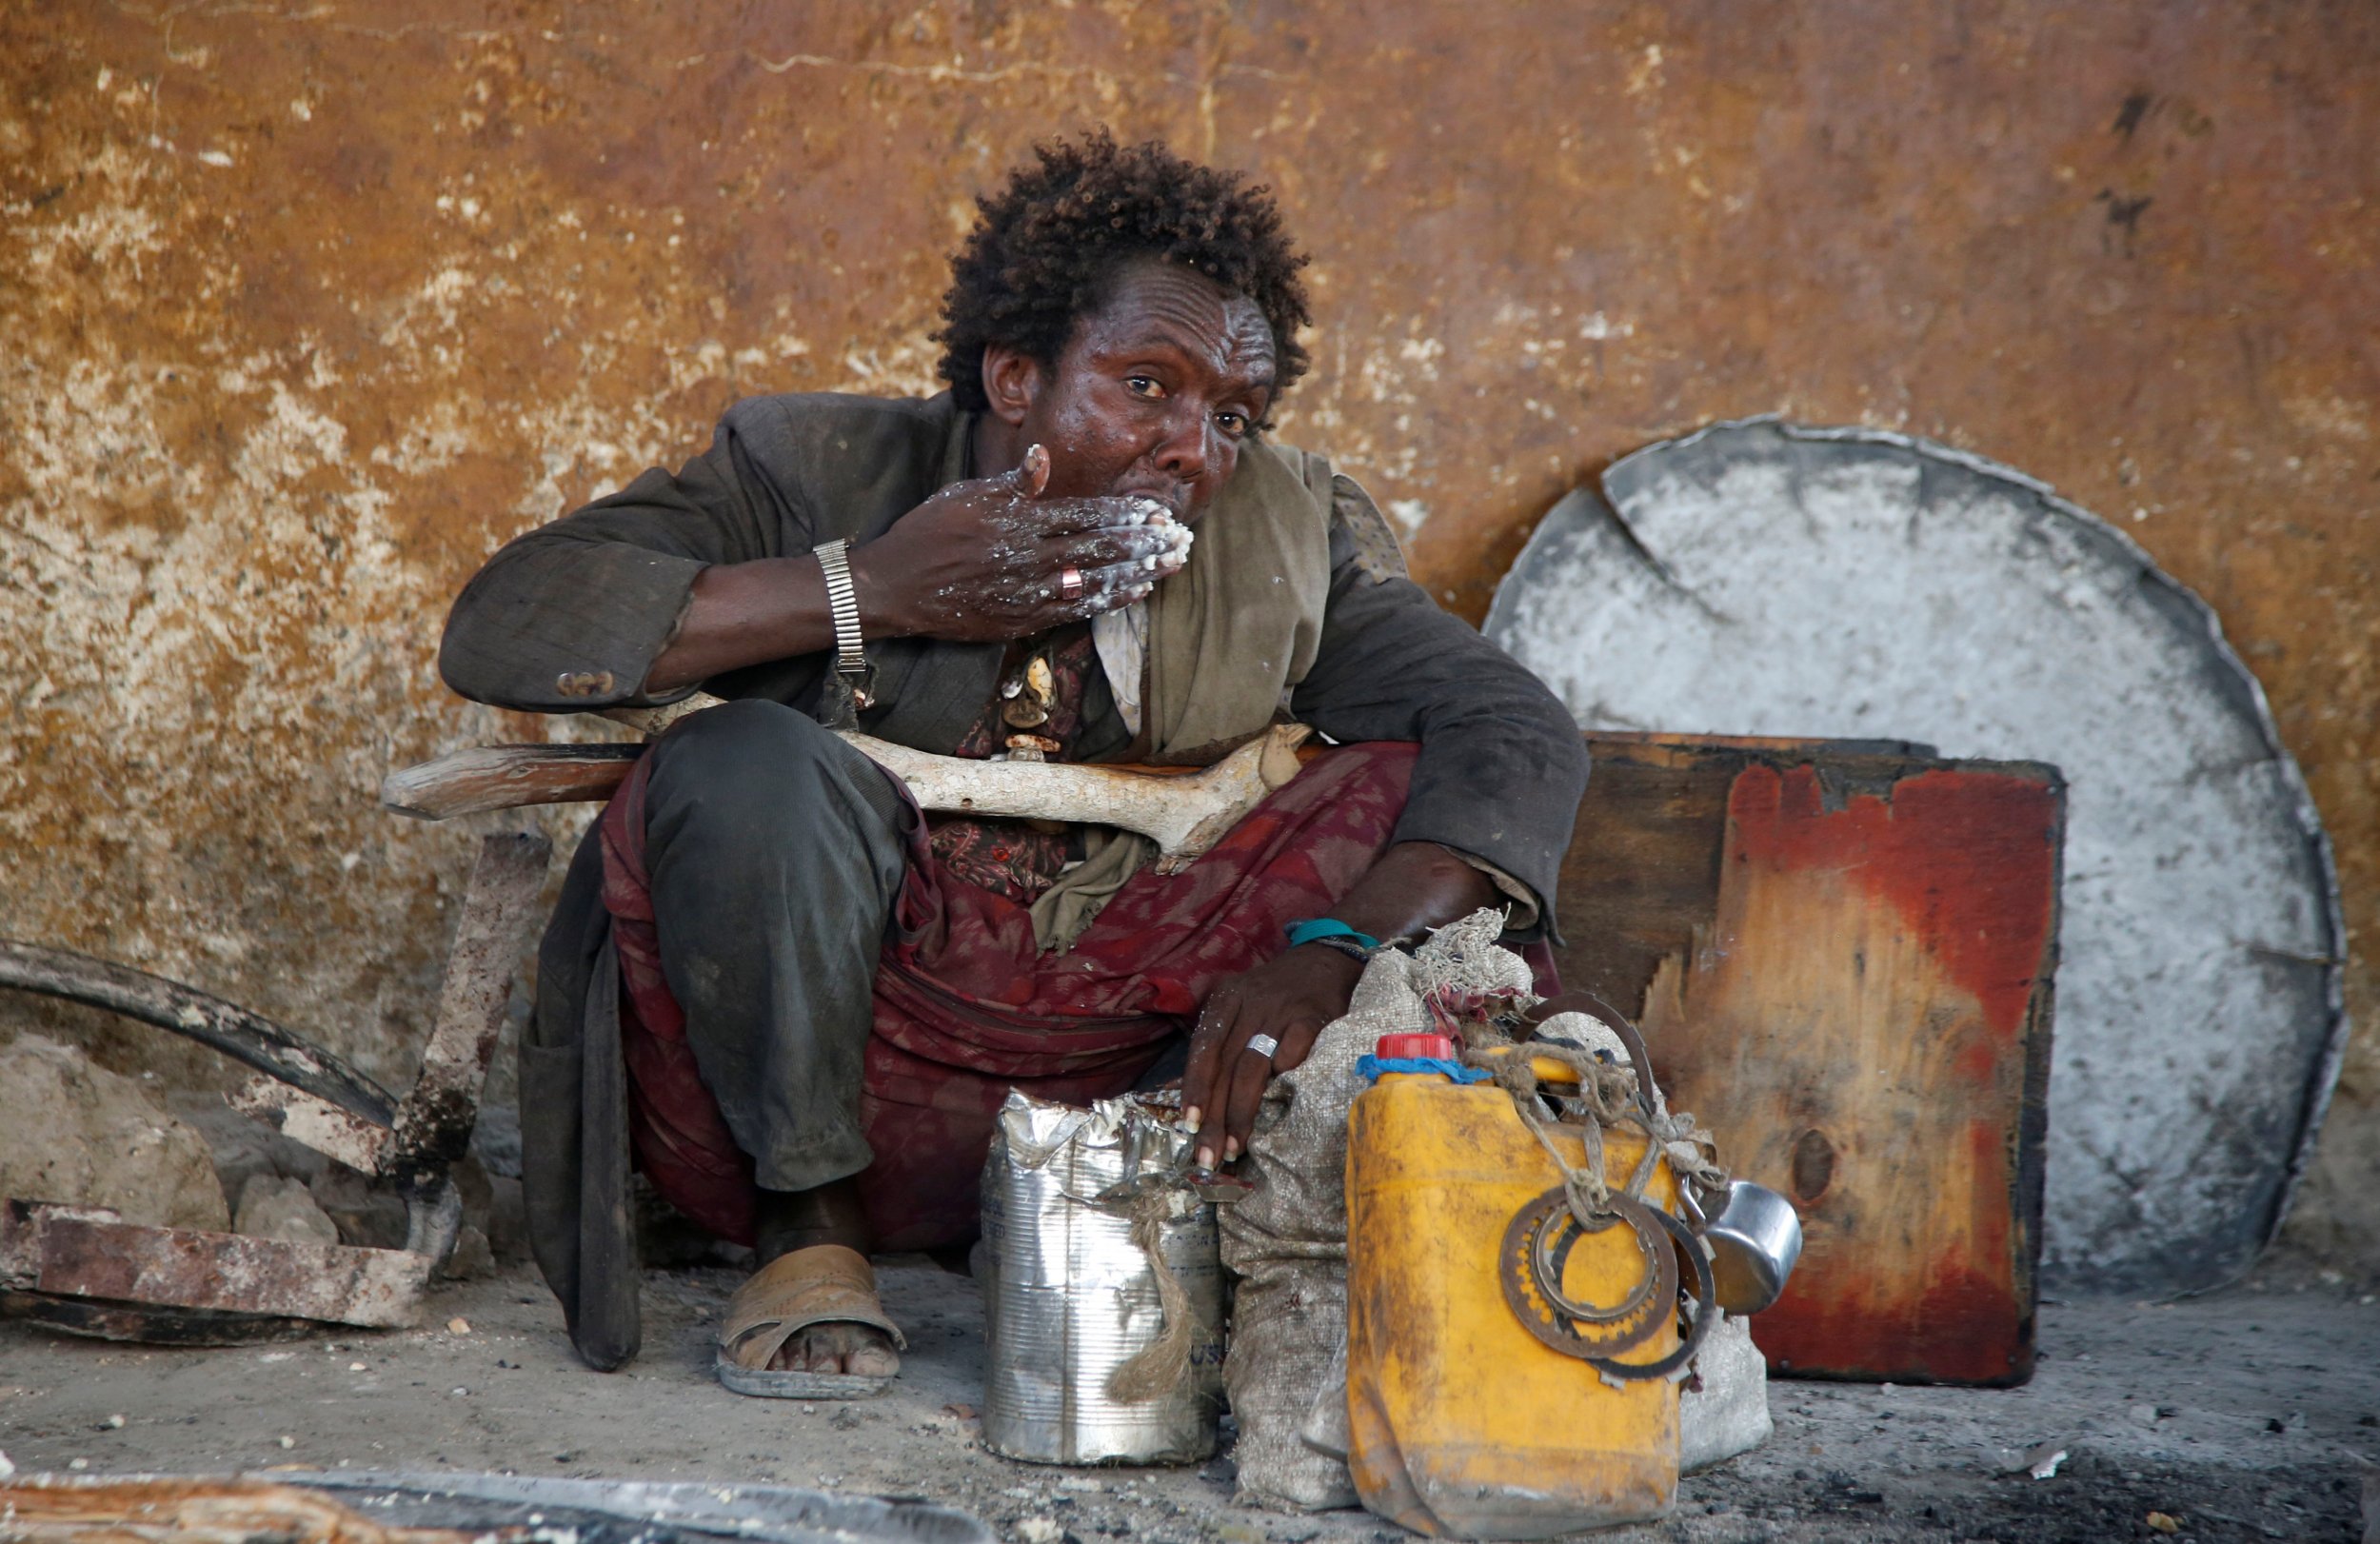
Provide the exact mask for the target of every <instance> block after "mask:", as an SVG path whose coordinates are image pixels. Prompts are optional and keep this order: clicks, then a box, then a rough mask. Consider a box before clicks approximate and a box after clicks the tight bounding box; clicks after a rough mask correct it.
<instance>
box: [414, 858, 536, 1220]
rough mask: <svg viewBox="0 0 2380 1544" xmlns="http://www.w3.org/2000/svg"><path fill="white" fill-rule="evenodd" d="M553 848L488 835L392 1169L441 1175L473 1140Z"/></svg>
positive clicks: (419, 1178) (422, 1176)
mask: <svg viewBox="0 0 2380 1544" xmlns="http://www.w3.org/2000/svg"><path fill="white" fill-rule="evenodd" d="M552 851H553V847H552V843H550V842H548V841H546V840H545V838H544V837H542V836H538V835H535V834H533V833H529V832H519V831H514V832H505V833H501V834H498V835H495V836H489V837H483V838H482V839H481V840H480V855H479V861H478V863H477V864H476V865H474V866H473V868H472V870H471V885H470V889H469V890H468V891H467V892H466V894H465V896H464V898H463V915H462V918H461V920H458V921H457V922H456V924H455V932H454V945H453V947H452V948H451V949H449V950H448V951H447V953H446V985H445V987H444V989H443V990H442V991H441V992H440V994H439V999H438V1022H437V1027H436V1028H435V1029H433V1030H432V1031H431V1032H430V1037H429V1043H428V1044H427V1045H426V1047H424V1049H423V1052H422V1072H421V1076H420V1077H419V1078H417V1079H414V1083H413V1088H412V1091H411V1092H410V1093H408V1094H407V1095H406V1097H405V1102H404V1103H403V1104H401V1105H400V1106H398V1108H397V1113H396V1118H395V1119H394V1121H393V1122H392V1125H393V1127H394V1136H393V1138H391V1140H390V1143H389V1145H388V1147H387V1151H386V1152H385V1154H384V1155H383V1157H382V1159H381V1164H380V1167H381V1172H382V1173H384V1174H387V1175H389V1176H391V1177H392V1178H398V1179H399V1180H401V1181H403V1182H405V1183H407V1184H414V1185H419V1184H426V1183H432V1182H435V1181H436V1180H438V1179H441V1178H444V1177H445V1175H446V1166H447V1165H448V1164H450V1163H452V1162H454V1161H455V1160H456V1159H457V1158H461V1157H462V1156H463V1154H464V1150H465V1149H466V1148H467V1147H468V1146H469V1145H470V1140H471V1127H472V1124H473V1123H474V1122H475V1121H476V1120H477V1119H478V1118H479V1098H480V1089H481V1086H482V1085H483V1084H484V1083H485V1082H486V1079H487V1059H488V1057H489V1056H490V1055H491V1054H492V1053H493V1052H494V1050H495V1048H496V1033H497V1031H498V1030H500V1029H501V1028H503V1027H504V1018H505V1005H506V1000H508V999H509V998H510V996H511V994H512V978H513V973H514V971H515V970H516V968H517V967H518V966H519V964H520V960H521V954H522V951H523V950H524V949H526V947H527V946H528V936H529V930H530V929H531V928H532V927H534V926H535V925H536V922H537V911H538V907H537V901H538V895H539V892H540V891H541V890H543V889H544V887H545V867H546V861H547V859H548V858H549V857H550V856H551V854H552Z"/></svg>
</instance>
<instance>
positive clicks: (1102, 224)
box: [934, 129, 1313, 412]
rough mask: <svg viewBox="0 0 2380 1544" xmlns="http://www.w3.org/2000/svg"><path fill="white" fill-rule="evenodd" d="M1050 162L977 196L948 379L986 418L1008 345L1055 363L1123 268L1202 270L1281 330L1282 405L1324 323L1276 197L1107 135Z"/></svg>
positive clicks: (950, 330)
mask: <svg viewBox="0 0 2380 1544" xmlns="http://www.w3.org/2000/svg"><path fill="white" fill-rule="evenodd" d="M1033 153H1034V155H1035V157H1036V158H1037V159H1038V160H1039V161H1040V163H1041V164H1040V165H1039V166H1038V167H1023V168H1019V169H1018V170H1017V171H1016V172H1015V173H1014V174H1013V175H1011V176H1010V178H1009V179H1008V185H1007V187H1005V188H1002V189H1001V190H1000V191H999V192H998V193H996V194H994V195H993V196H992V197H990V198H982V199H978V200H977V201H976V208H977V209H978V210H979V211H981V218H980V219H979V220H978V221H977V223H976V227H975V229H974V231H973V232H972V233H970V234H969V235H968V237H967V240H966V245H965V246H963V247H960V249H959V252H958V254H957V255H956V256H955V257H953V258H952V259H951V264H950V271H951V282H950V292H949V293H948V294H946V295H944V296H943V297H942V330H941V331H940V332H938V333H936V334H935V335H934V337H935V341H936V342H938V343H940V344H941V345H942V366H941V369H942V379H943V380H945V381H948V382H949V383H950V389H951V394H952V395H953V396H954V397H956V398H957V399H958V402H959V406H962V407H964V408H968V409H970V410H972V411H977V412H981V411H982V410H983V409H984V408H985V407H986V406H989V403H988V400H987V399H986V398H985V396H984V394H983V350H984V348H985V347H986V346H988V345H991V344H1000V345H1002V346H1006V347H1010V348H1015V349H1018V350H1020V351H1021V352H1022V353H1024V354H1025V355H1026V356H1027V357H1028V358H1031V359H1034V360H1037V361H1039V362H1041V364H1042V365H1044V366H1048V365H1055V364H1056V363H1057V362H1058V356H1059V354H1060V353H1061V351H1063V350H1064V348H1065V346H1066V343H1067V340H1068V339H1069V338H1070V337H1072V336H1073V333H1074V326H1075V320H1076V318H1078V317H1080V316H1081V315H1082V314H1083V313H1084V312H1086V311H1089V310H1091V309H1093V308H1095V307H1098V306H1099V304H1100V303H1101V300H1103V299H1104V298H1105V295H1106V290H1107V287H1108V285H1109V284H1110V282H1111V281H1112V280H1113V279H1114V278H1115V275H1116V273H1117V271H1118V270H1119V269H1120V268H1121V267H1122V266H1123V265H1124V264H1125V263H1127V262H1129V261H1131V260H1133V259H1135V258H1140V257H1157V258H1161V259H1164V260H1166V261H1168V262H1174V263H1180V264H1182V265H1184V266H1185V267H1191V268H1195V269H1197V270H1198V271H1199V272H1200V273H1203V274H1205V275H1206V276H1207V277H1208V278H1210V279H1212V280H1214V281H1215V282H1216V283H1217V284H1220V285H1221V286H1222V287H1225V288H1226V289H1234V290H1238V291H1239V292H1240V294H1243V295H1245V296H1247V297H1248V298H1249V299H1250V300H1253V301H1255V302H1256V304H1257V307H1258V308H1259V309H1260V310H1262V311H1263V313H1264V320H1265V321H1266V322H1268V323H1270V324H1271V325H1272V328H1273V350H1274V355H1275V361H1276V369H1277V371H1278V373H1277V375H1276V378H1275V386H1274V392H1273V394H1274V396H1275V398H1276V399H1278V398H1279V395H1280V393H1281V392H1283V391H1285V390H1287V389H1288V388H1289V385H1290V383H1291V382H1293V381H1295V380H1297V379H1298V377H1299V376H1300V375H1303V374H1304V373H1305V369H1306V351H1305V350H1304V349H1303V348H1301V347H1299V345H1298V329H1299V327H1304V326H1306V325H1307V324H1308V323H1309V322H1311V321H1312V320H1313V318H1312V317H1311V316H1310V315H1309V314H1308V312H1307V309H1306V289H1305V285H1304V284H1303V283H1302V282H1301V281H1300V280H1299V277H1298V270H1299V268H1302V267H1305V265H1306V260H1305V258H1304V257H1303V256H1302V255H1301V254H1300V253H1299V252H1297V251H1296V250H1294V249H1293V248H1292V247H1290V245H1289V238H1288V237H1287V236H1286V235H1284V234H1282V231H1281V225H1280V210H1279V208H1277V207H1276V206H1275V205H1274V203H1273V197H1272V190H1271V189H1270V188H1263V187H1255V188H1250V187H1247V186H1246V185H1245V183H1244V180H1243V179H1242V178H1241V176H1240V173H1238V172H1233V171H1217V170H1214V169H1213V168H1207V167H1200V166H1193V165H1192V164H1191V163H1189V162H1187V161H1184V160H1182V159H1181V158H1180V156H1178V155H1175V154H1174V153H1173V152H1172V151H1171V150H1168V149H1167V148H1165V147H1164V146H1163V145H1161V144H1160V143H1158V142H1157V141H1154V140H1151V141H1150V142H1148V143H1147V144H1144V145H1133V146H1120V145H1118V144H1117V143H1116V141H1115V138H1114V136H1113V135H1111V134H1109V133H1108V131H1107V130H1105V129H1100V130H1098V131H1097V132H1095V133H1092V134H1088V135H1085V136H1084V137H1083V139H1082V140H1081V142H1080V143H1072V142H1068V141H1064V140H1056V141H1052V142H1049V143H1047V144H1042V145H1037V146H1035V147H1034V148H1033Z"/></svg>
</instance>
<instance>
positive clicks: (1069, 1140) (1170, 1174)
mask: <svg viewBox="0 0 2380 1544" xmlns="http://www.w3.org/2000/svg"><path fill="white" fill-rule="evenodd" d="M1178 1121H1179V1111H1178V1110H1176V1109H1174V1108H1172V1107H1169V1106H1167V1105H1165V1104H1163V1103H1160V1102H1159V1101H1158V1100H1156V1099H1150V1098H1148V1097H1146V1096H1134V1097H1127V1098H1124V1099H1102V1100H1101V1101H1100V1102H1099V1103H1097V1104H1096V1105H1093V1106H1092V1107H1091V1108H1090V1109H1087V1110H1085V1109H1079V1108H1075V1107H1073V1106H1070V1105H1063V1104H1052V1103H1049V1102H1046V1101H1044V1100H1041V1099H1032V1098H1030V1097H1028V1096H1026V1095H1023V1094H1020V1093H1018V1092H1016V1091H1014V1090H1011V1091H1010V1092H1009V1095H1008V1100H1007V1103H1006V1104H1005V1105H1003V1106H1002V1110H1001V1115H1000V1121H999V1124H998V1126H997V1127H996V1129H995V1132H994V1136H993V1138H992V1151H991V1158H990V1159H989V1161H987V1162H986V1163H985V1164H984V1167H983V1248H982V1251H981V1252H980V1253H979V1254H978V1256H977V1258H978V1261H979V1272H980V1274H981V1275H982V1286H983V1317H984V1328H985V1341H986V1346H985V1352H986V1376H985V1387H984V1396H983V1440H984V1443H985V1445H986V1446H988V1447H990V1448H991V1449H992V1450H993V1451H994V1452H996V1453H1000V1454H1003V1455H1006V1456H1008V1457H1011V1458H1022V1459H1026V1460H1029V1461H1031V1462H1035V1463H1060V1464H1094V1463H1196V1462H1198V1461H1199V1460H1200V1459H1202V1458H1205V1457H1206V1456H1207V1455H1210V1454H1212V1453H1213V1452H1214V1451H1215V1432H1216V1418H1217V1415H1218V1414H1219V1412H1220V1405H1221V1399H1222V1365H1223V1343H1222V1339H1223V1337H1222V1322H1223V1280H1222V1266H1221V1263H1220V1259H1219V1257H1218V1255H1217V1252H1216V1232H1215V1208H1214V1206H1213V1205H1211V1204H1208V1203H1205V1202H1201V1201H1200V1200H1199V1198H1197V1197H1196V1196H1195V1195H1194V1194H1192V1193H1191V1192H1189V1191H1188V1190H1186V1189H1184V1188H1182V1187H1181V1186H1180V1184H1179V1183H1178V1182H1177V1178H1178V1177H1179V1176H1180V1174H1181V1172H1182V1171H1183V1170H1184V1168H1186V1166H1187V1154H1186V1149H1187V1148H1188V1146H1189V1143H1190V1138H1189V1136H1188V1135H1187V1134H1185V1133H1183V1132H1180V1131H1179V1130H1176V1129H1175V1127H1176V1126H1177V1124H1178ZM1150 1193H1159V1194H1161V1195H1162V1196H1164V1197H1165V1198H1167V1201H1166V1209H1167V1210H1168V1211H1169V1212H1170V1213H1171V1214H1172V1215H1170V1216H1169V1217H1167V1218H1166V1220H1164V1221H1163V1222H1162V1224H1161V1226H1160V1229H1159V1232H1158V1237H1157V1250H1158V1254H1159V1256H1160V1258H1161V1259H1162V1260H1163V1261H1164V1263H1165V1265H1166V1267H1167V1268H1168V1269H1169V1270H1170V1271H1171V1272H1172V1273H1173V1276H1174V1278H1175V1279H1176V1280H1177V1281H1179V1282H1180V1285H1181V1287H1182V1289H1183V1294H1184V1297H1185V1298H1186V1301H1187V1305H1188V1316H1189V1319H1190V1323H1189V1327H1188V1331H1187V1333H1188V1336H1189V1345H1188V1366H1187V1370H1186V1371H1185V1373H1184V1374H1183V1376H1181V1378H1180V1381H1179V1382H1178V1383H1177V1384H1176V1385H1175V1386H1174V1387H1173V1388H1171V1389H1170V1390H1167V1391H1165V1392H1161V1393H1159V1394H1156V1395H1154V1396H1150V1397H1148V1398H1144V1399H1140V1400H1134V1401H1125V1400H1121V1399H1118V1398H1116V1397H1114V1396H1112V1395H1111V1394H1110V1393H1109V1380H1110V1379H1111V1378H1113V1377H1114V1376H1115V1374H1116V1371H1117V1369H1118V1368H1120V1367H1122V1366H1123V1365H1124V1364H1125V1363H1126V1362H1128V1361H1130V1360H1131V1359H1132V1358H1133V1357H1134V1356H1137V1355H1139V1354H1140V1352H1142V1351H1144V1350H1146V1349H1147V1348H1148V1347H1150V1346H1152V1345H1154V1344H1155V1343H1156V1342H1157V1341H1158V1339H1159V1338H1160V1336H1161V1335H1162V1334H1163V1333H1164V1330H1165V1327H1166V1326H1165V1313H1164V1307H1163V1303H1162V1301H1161V1299H1160V1291H1159V1286H1158V1279H1157V1274H1156V1272H1155V1270H1154V1269H1153V1268H1152V1265H1151V1261H1150V1259H1149V1257H1148V1255H1147V1254H1146V1253H1145V1252H1144V1251H1143V1250H1142V1249H1141V1247H1140V1244H1138V1243H1136V1242H1135V1241H1134V1238H1133V1224H1132V1221H1131V1219H1130V1217H1129V1215H1128V1211H1129V1206H1130V1202H1129V1201H1128V1200H1127V1199H1126V1198H1127V1197H1129V1196H1134V1195H1146V1194H1150Z"/></svg>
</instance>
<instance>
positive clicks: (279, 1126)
mask: <svg viewBox="0 0 2380 1544" xmlns="http://www.w3.org/2000/svg"><path fill="white" fill-rule="evenodd" d="M224 1102H226V1103H228V1104H229V1105H230V1106H231V1108H233V1109H235V1110H237V1111H239V1112H240V1113H241V1114H242V1115H244V1116H247V1117H248V1118H249V1119H251V1120H254V1121H258V1122H260V1123H261V1124H264V1125H267V1126H270V1127H271V1128H272V1129H273V1130H275V1131H277V1132H279V1133H281V1135H283V1136H284V1137H287V1138H289V1139H290V1140H291V1141H293V1142H303V1143H305V1144H306V1145H307V1146H308V1147H310V1148H312V1149H313V1150H314V1151H315V1152H317V1153H320V1154H322V1155H323V1156H324V1157H325V1158H336V1159H338V1160H339V1161H340V1162H342V1163H344V1164H346V1165H347V1167H348V1168H350V1169H357V1170H360V1171H362V1172H363V1173H365V1174H378V1173H379V1172H380V1160H381V1155H382V1154H383V1153H384V1152H386V1151H387V1146H388V1128H387V1126H376V1125H374V1124H372V1123H371V1122H370V1121H368V1120H364V1119H361V1118H357V1117H355V1116H352V1115H349V1114H348V1113H347V1111H345V1110H342V1109H341V1108H339V1107H338V1106H337V1105H335V1104H333V1103H331V1102H330V1101H329V1100H327V1099H316V1098H315V1097H314V1096H313V1095H311V1094H308V1093H307V1092H306V1091H305V1090H304V1089H302V1088H291V1087H290V1086H289V1085H288V1083H285V1082H282V1081H280V1080H279V1079H273V1078H251V1079H248V1081H247V1082H245V1083H243V1084H241V1085H240V1086H239V1087H238V1088H235V1089H233V1090H232V1091H231V1092H230V1093H228V1094H226V1095H225V1096H224Z"/></svg>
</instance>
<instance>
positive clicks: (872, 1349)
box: [843, 1330, 901, 1377]
mask: <svg viewBox="0 0 2380 1544" xmlns="http://www.w3.org/2000/svg"><path fill="white" fill-rule="evenodd" d="M843 1370H844V1371H845V1372H848V1373H854V1374H857V1375H858V1376H861V1377H890V1376H893V1375H894V1374H895V1373H898V1372H900V1371H901V1354H900V1353H898V1352H896V1351H894V1350H893V1348H892V1342H891V1341H889V1340H887V1339H885V1338H884V1337H883V1335H881V1334H880V1333H878V1332H877V1331H874V1330H863V1331H862V1332H861V1340H860V1343H859V1344H858V1345H857V1346H854V1347H853V1348H852V1349H851V1354H850V1355H849V1356H845V1357H844V1358H843Z"/></svg>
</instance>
